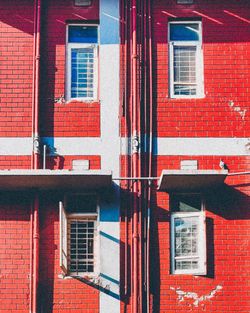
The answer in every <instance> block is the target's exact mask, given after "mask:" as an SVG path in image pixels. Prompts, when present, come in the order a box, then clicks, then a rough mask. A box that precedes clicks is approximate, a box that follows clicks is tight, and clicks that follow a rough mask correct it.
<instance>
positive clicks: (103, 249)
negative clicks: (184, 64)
mask: <svg viewBox="0 0 250 313" xmlns="http://www.w3.org/2000/svg"><path fill="white" fill-rule="evenodd" d="M119 44H120V40H119V0H100V52H99V61H100V101H101V146H102V147H103V149H102V155H101V163H102V164H101V167H102V169H106V170H112V171H113V175H114V176H117V175H118V176H119V173H120V139H119V79H120V73H119V66H120V56H119V49H120V47H119ZM119 206H120V204H119V186H118V185H116V184H115V183H114V184H113V190H112V192H111V193H110V197H107V195H106V196H104V197H103V199H102V200H101V202H100V276H101V277H100V278H101V282H102V285H103V286H105V288H106V286H107V288H106V289H103V290H102V289H101V290H100V313H119V312H120V301H119V298H120V224H119V215H120V207H119Z"/></svg>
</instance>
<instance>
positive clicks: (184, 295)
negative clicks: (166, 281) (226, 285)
mask: <svg viewBox="0 0 250 313" xmlns="http://www.w3.org/2000/svg"><path fill="white" fill-rule="evenodd" d="M222 288H223V287H222V286H220V285H217V286H216V287H215V288H214V289H212V290H211V292H210V293H209V294H207V295H202V296H198V294H197V293H196V292H190V291H183V290H181V289H180V287H178V288H175V287H170V289H171V290H174V291H175V292H176V294H177V296H178V297H177V300H178V301H179V302H183V301H185V299H193V300H194V302H193V305H194V306H195V307H198V306H199V304H200V302H204V301H206V300H210V299H212V298H213V297H214V296H215V295H216V293H217V292H218V291H219V290H221V289H222Z"/></svg>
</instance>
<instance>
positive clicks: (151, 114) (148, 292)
mask: <svg viewBox="0 0 250 313" xmlns="http://www.w3.org/2000/svg"><path fill="white" fill-rule="evenodd" d="M148 54H149V62H148V76H149V162H148V175H149V177H152V158H153V73H152V69H153V67H152V66H153V65H152V15H151V1H150V0H148ZM151 188H152V186H151V183H150V184H149V189H148V205H147V207H148V215H147V217H148V222H147V245H146V246H147V248H146V250H147V252H146V255H147V262H146V263H147V269H146V277H147V282H146V285H147V288H146V295H147V313H149V312H150V306H151V303H150V233H151V232H150V228H151V216H150V215H151Z"/></svg>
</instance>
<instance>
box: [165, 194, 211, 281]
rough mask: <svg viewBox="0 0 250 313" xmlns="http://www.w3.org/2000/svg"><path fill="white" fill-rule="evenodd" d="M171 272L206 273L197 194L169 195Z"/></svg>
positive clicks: (201, 212) (202, 217)
mask: <svg viewBox="0 0 250 313" xmlns="http://www.w3.org/2000/svg"><path fill="white" fill-rule="evenodd" d="M170 207H171V272H172V274H193V275H205V274H206V228H205V211H204V202H203V200H202V197H201V195H200V194H191V193H189V194H172V195H171V196H170Z"/></svg>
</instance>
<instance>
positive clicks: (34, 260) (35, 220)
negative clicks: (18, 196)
mask: <svg viewBox="0 0 250 313" xmlns="http://www.w3.org/2000/svg"><path fill="white" fill-rule="evenodd" d="M40 33H41V0H35V1H34V50H33V92H32V137H33V151H32V169H35V170H36V169H39V167H40V149H39V148H40V138H39V85H40V41H41V40H40ZM30 222H31V229H32V231H31V242H32V244H31V249H32V252H31V265H30V266H31V283H30V312H31V313H38V286H39V237H40V234H39V195H38V192H37V191H36V192H35V195H34V199H33V206H32V208H31V219H30Z"/></svg>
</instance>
